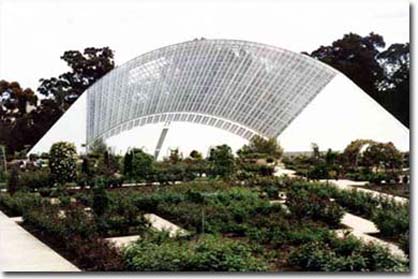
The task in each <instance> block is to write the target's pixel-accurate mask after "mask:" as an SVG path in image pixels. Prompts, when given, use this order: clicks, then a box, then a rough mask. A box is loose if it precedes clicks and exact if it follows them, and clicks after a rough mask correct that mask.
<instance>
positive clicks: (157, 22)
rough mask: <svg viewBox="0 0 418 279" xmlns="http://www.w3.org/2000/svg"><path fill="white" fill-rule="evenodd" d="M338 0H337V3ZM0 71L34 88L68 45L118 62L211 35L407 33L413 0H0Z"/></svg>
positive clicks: (273, 39) (272, 37)
mask: <svg viewBox="0 0 418 279" xmlns="http://www.w3.org/2000/svg"><path fill="white" fill-rule="evenodd" d="M335 2H338V3H335ZM0 9H1V10H0V12H1V14H0V79H6V80H9V81H12V80H16V81H19V82H20V83H21V85H22V86H24V87H32V88H33V89H36V87H37V86H38V84H39V83H38V80H39V79H40V78H49V77H51V76H57V75H59V74H61V73H63V72H65V71H67V70H68V68H67V67H66V65H65V62H64V61H62V60H60V58H59V57H60V56H61V55H62V54H63V52H64V51H66V50H82V49H84V48H86V47H102V46H109V47H110V48H111V49H113V50H114V51H115V60H116V64H117V65H120V64H122V63H124V62H126V61H128V60H130V59H132V58H134V57H136V56H138V55H140V54H142V53H144V52H147V51H150V50H153V49H155V48H159V47H162V46H166V45H169V44H173V43H178V42H182V41H187V40H192V39H194V38H200V37H205V38H208V39H213V38H227V39H242V40H249V41H256V42H261V43H266V44H270V45H275V46H279V47H282V48H287V49H289V50H292V51H296V52H300V51H312V50H314V49H316V48H317V47H319V46H320V45H328V44H330V43H332V42H333V41H334V40H336V39H338V38H341V37H342V35H343V34H345V33H348V32H355V33H358V34H360V35H366V34H368V33H370V32H372V31H373V32H376V33H378V34H380V35H382V36H383V37H384V39H385V41H386V43H387V45H390V44H391V43H395V42H399V43H404V42H407V41H409V4H408V1H403V0H397V1H388V0H386V1H382V0H380V1H360V0H357V1H331V0H329V1H292V2H290V1H277V0H275V1H267V0H264V1H263V0H258V1H255V0H254V1H237V0H235V1H233V0H231V1H225V0H224V1H219V0H210V1H209V0H206V1H203V0H200V1H196V0H195V1H192V0H189V1H178V0H170V1H169V0H166V1H155V0H154V1H141V0H136V1H123V0H122V1H121V0H119V1H116V0H115V1H103V0H102V1H95V0H90V1H88V0H84V1H75V0H71V1H70V0H68V1H58V0H54V1H53V0H50V1H45V0H44V1H40V0H28V1H19V0H0Z"/></svg>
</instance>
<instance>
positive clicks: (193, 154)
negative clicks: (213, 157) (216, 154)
mask: <svg viewBox="0 0 418 279" xmlns="http://www.w3.org/2000/svg"><path fill="white" fill-rule="evenodd" d="M189 157H190V158H192V159H194V160H202V159H203V156H202V153H200V152H198V151H196V150H193V151H192V152H190V155H189Z"/></svg>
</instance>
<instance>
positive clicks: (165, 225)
mask: <svg viewBox="0 0 418 279" xmlns="http://www.w3.org/2000/svg"><path fill="white" fill-rule="evenodd" d="M144 217H145V218H146V219H147V220H148V221H149V222H150V223H151V227H153V228H155V229H157V230H159V231H168V233H169V234H170V236H172V237H173V236H176V235H186V234H188V232H187V231H186V230H184V229H182V228H180V227H179V226H177V225H175V224H173V223H171V222H169V221H167V220H165V219H163V218H161V217H159V216H157V215H155V214H153V213H150V214H145V215H144Z"/></svg>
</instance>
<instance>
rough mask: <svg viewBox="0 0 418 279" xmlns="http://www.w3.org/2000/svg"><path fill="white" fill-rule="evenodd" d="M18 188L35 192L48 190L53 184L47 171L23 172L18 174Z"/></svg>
mask: <svg viewBox="0 0 418 279" xmlns="http://www.w3.org/2000/svg"><path fill="white" fill-rule="evenodd" d="M19 185H20V188H26V189H28V190H31V191H37V190H39V189H41V188H50V187H52V185H53V183H52V181H51V178H50V173H49V171H48V170H47V169H40V170H34V171H25V172H21V173H20V182H19Z"/></svg>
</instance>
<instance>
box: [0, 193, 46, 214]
mask: <svg viewBox="0 0 418 279" xmlns="http://www.w3.org/2000/svg"><path fill="white" fill-rule="evenodd" d="M41 201H42V200H41V197H40V196H39V195H38V194H35V193H25V192H17V193H15V194H14V195H13V196H11V195H10V194H6V193H2V194H0V207H1V209H2V210H4V212H5V213H6V214H7V215H8V216H10V217H13V216H21V215H22V214H23V213H24V212H25V211H28V210H29V209H31V208H34V207H37V206H39V205H40V204H41Z"/></svg>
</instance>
